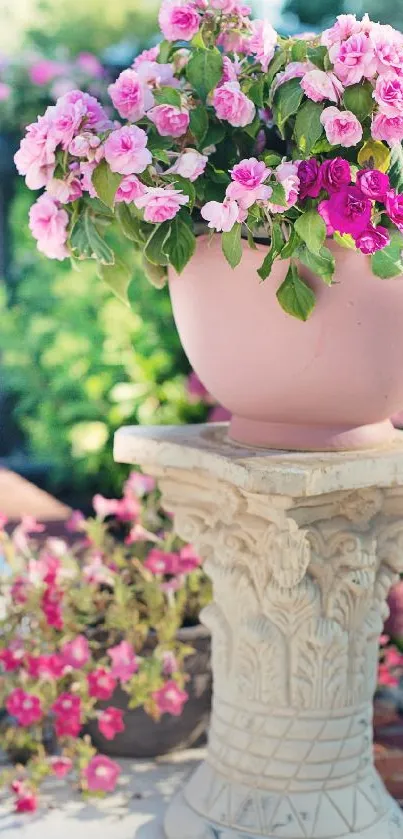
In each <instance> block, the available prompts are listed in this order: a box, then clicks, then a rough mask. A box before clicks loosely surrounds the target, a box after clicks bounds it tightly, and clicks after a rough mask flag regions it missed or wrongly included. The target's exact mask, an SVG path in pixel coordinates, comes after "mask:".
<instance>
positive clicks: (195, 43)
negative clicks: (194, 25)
mask: <svg viewBox="0 0 403 839" xmlns="http://www.w3.org/2000/svg"><path fill="white" fill-rule="evenodd" d="M190 43H191V45H192V47H194V48H198V49H201V50H205V49H206V44H205V41H204V38H203V31H202V29H199V31H198V32H196V35H194V36H193V38H192V40H191V42H190Z"/></svg>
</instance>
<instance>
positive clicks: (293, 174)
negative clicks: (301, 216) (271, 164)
mask: <svg viewBox="0 0 403 839" xmlns="http://www.w3.org/2000/svg"><path fill="white" fill-rule="evenodd" d="M298 166H299V163H298V161H296V162H295V163H292V162H291V161H285V162H284V163H280V166H278V167H277V169H276V179H277V181H278V182H279V184H281V186H282V187H283V188H284V191H285V198H286V202H287V207H293V206H294V204H296V203H297V201H298V197H299V189H300V181H299V177H298ZM268 209H269V210H270V212H271V213H283V212H284V207H282V206H281V205H278V204H272V203H269V204H268Z"/></svg>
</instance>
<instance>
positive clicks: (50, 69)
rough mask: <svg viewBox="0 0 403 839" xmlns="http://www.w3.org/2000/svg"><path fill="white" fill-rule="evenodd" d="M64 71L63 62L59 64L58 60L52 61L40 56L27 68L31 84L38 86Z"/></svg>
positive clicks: (45, 83)
mask: <svg viewBox="0 0 403 839" xmlns="http://www.w3.org/2000/svg"><path fill="white" fill-rule="evenodd" d="M65 72H66V65H65V64H61V63H60V61H52V60H51V59H49V58H40V59H38V61H34V63H33V64H31V66H30V67H29V69H28V75H29V78H30V80H31V82H32V84H35V85H38V87H44V85H47V84H49V82H51V81H52V80H53V79H55V78H56V76H61V75H62V73H65Z"/></svg>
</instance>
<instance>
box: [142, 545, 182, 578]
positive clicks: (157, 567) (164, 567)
mask: <svg viewBox="0 0 403 839" xmlns="http://www.w3.org/2000/svg"><path fill="white" fill-rule="evenodd" d="M144 568H147V570H148V571H151V573H152V574H177V573H178V572H179V557H178V554H176V553H167V552H166V551H160V550H159V549H158V548H153V550H152V551H150V553H149V554H148V557H147V559H146V561H145V563H144Z"/></svg>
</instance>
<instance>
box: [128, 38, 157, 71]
mask: <svg viewBox="0 0 403 839" xmlns="http://www.w3.org/2000/svg"><path fill="white" fill-rule="evenodd" d="M159 54H160V45H159V44H157V45H156V46H155V47H151V49H149V50H143V52H141V53H140V55H138V56H137V58H135V60H134V61H133V68H134V70H138V69H139V68H140V67H141V65H142V64H144V62H147V63H148V62H149V61H153V62H154V61H157V60H158V56H159Z"/></svg>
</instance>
